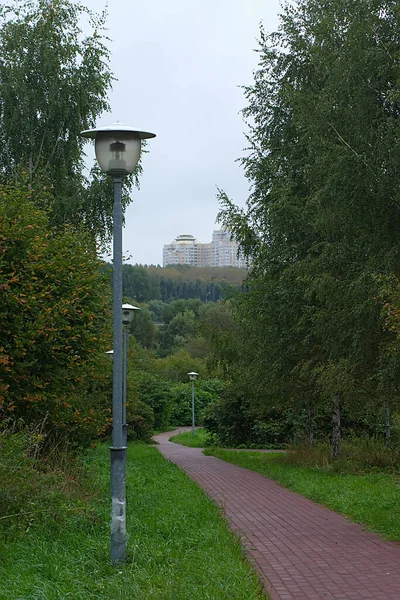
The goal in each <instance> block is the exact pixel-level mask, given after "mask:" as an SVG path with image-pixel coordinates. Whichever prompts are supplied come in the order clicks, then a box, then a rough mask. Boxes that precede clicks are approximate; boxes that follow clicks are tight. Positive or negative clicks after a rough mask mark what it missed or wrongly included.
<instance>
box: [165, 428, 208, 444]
mask: <svg viewBox="0 0 400 600" xmlns="http://www.w3.org/2000/svg"><path fill="white" fill-rule="evenodd" d="M170 441H171V442H175V443H177V444H182V446H190V447H191V448H205V447H206V446H207V445H208V444H209V442H210V436H209V434H208V433H207V432H206V431H205V430H204V429H195V431H194V435H192V432H191V431H186V432H184V433H179V434H177V435H174V436H172V437H171V438H170Z"/></svg>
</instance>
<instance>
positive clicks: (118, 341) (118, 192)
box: [81, 123, 155, 564]
mask: <svg viewBox="0 0 400 600" xmlns="http://www.w3.org/2000/svg"><path fill="white" fill-rule="evenodd" d="M81 135H82V136H83V137H86V138H91V139H94V140H95V151H96V158H97V161H98V163H99V165H100V168H101V169H102V171H104V172H105V173H107V175H110V176H111V177H113V179H114V212H113V230H114V235H113V359H114V360H113V408H112V415H113V428H112V446H111V503H112V507H111V561H112V562H113V564H118V563H121V562H123V561H124V560H125V556H126V482H125V471H126V444H124V438H123V410H122V327H121V322H122V181H123V178H124V177H125V175H128V174H129V173H132V172H133V171H134V169H135V167H136V165H137V163H138V162H139V158H140V150H141V140H142V139H146V138H153V137H155V134H154V133H148V132H145V131H138V130H137V129H134V128H133V127H130V126H128V125H123V124H122V123H114V124H113V125H109V126H107V127H99V128H97V129H88V130H86V131H82V132H81Z"/></svg>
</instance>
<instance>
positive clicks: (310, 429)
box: [306, 398, 315, 446]
mask: <svg viewBox="0 0 400 600" xmlns="http://www.w3.org/2000/svg"><path fill="white" fill-rule="evenodd" d="M314 415H315V405H314V398H311V400H309V402H308V407H307V432H306V435H307V437H306V441H307V444H309V445H310V446H311V445H312V443H313V440H314Z"/></svg>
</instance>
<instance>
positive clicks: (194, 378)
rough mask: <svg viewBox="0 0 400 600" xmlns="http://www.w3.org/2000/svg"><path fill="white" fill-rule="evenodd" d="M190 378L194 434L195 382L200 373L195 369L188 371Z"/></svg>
mask: <svg viewBox="0 0 400 600" xmlns="http://www.w3.org/2000/svg"><path fill="white" fill-rule="evenodd" d="M188 375H189V379H190V381H191V382H192V435H194V382H195V381H196V379H197V378H198V376H199V374H198V373H196V372H195V371H191V372H190V373H188Z"/></svg>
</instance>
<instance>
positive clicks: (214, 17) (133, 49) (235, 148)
mask: <svg viewBox="0 0 400 600" xmlns="http://www.w3.org/2000/svg"><path fill="white" fill-rule="evenodd" d="M83 4H84V5H86V6H88V7H89V8H92V9H93V10H96V11H100V10H102V9H103V8H104V6H105V0H83ZM108 11H109V17H108V28H109V31H108V35H109V37H110V38H111V42H110V50H111V53H112V61H111V69H112V71H113V73H114V75H115V77H116V78H117V81H115V82H114V86H113V90H112V92H111V93H110V105H111V107H112V112H111V114H104V115H103V116H102V118H101V119H100V120H99V122H98V125H108V124H110V123H112V122H115V121H121V122H123V123H126V124H127V125H132V126H134V127H137V128H138V129H142V130H144V131H152V132H154V133H156V135H157V137H156V138H155V139H153V140H150V141H149V144H148V149H149V154H147V155H145V156H144V159H143V168H144V173H143V176H142V178H141V184H140V185H141V189H140V190H139V191H135V192H134V194H133V202H132V204H131V205H130V206H129V208H128V209H127V213H126V226H125V230H124V241H123V248H124V253H125V254H126V255H128V254H130V255H132V259H130V260H129V262H131V263H142V264H145V263H146V264H158V263H159V264H162V247H163V245H164V244H168V243H170V242H171V241H172V240H173V239H174V238H175V237H176V236H177V235H179V234H182V233H190V234H192V235H194V236H195V237H196V238H197V239H199V240H200V241H201V242H210V241H211V234H212V231H213V230H214V229H217V228H218V226H216V225H215V218H216V215H217V212H218V210H219V205H218V201H217V199H216V194H217V187H219V188H222V189H223V190H224V191H225V192H226V193H227V194H228V196H229V197H231V198H232V199H233V201H234V202H235V203H236V204H239V205H241V206H243V205H244V203H245V201H246V199H247V196H248V191H249V184H248V182H247V181H246V179H245V178H244V176H243V172H242V169H241V167H240V165H239V164H238V163H237V162H235V160H236V159H237V158H239V157H240V156H243V152H244V149H245V147H246V139H245V137H244V132H245V131H246V127H245V124H244V123H243V120H242V117H241V115H240V114H239V113H240V110H241V109H242V108H244V106H245V99H244V97H243V90H241V89H240V87H239V86H241V85H249V84H251V83H252V73H253V71H254V70H255V69H256V67H257V54H256V53H255V52H254V49H255V48H256V47H257V42H256V40H257V38H258V34H259V24H260V22H261V21H262V22H263V24H264V27H265V29H266V30H267V31H273V30H276V29H277V27H278V13H279V12H280V2H279V0H109V2H108Z"/></svg>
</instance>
